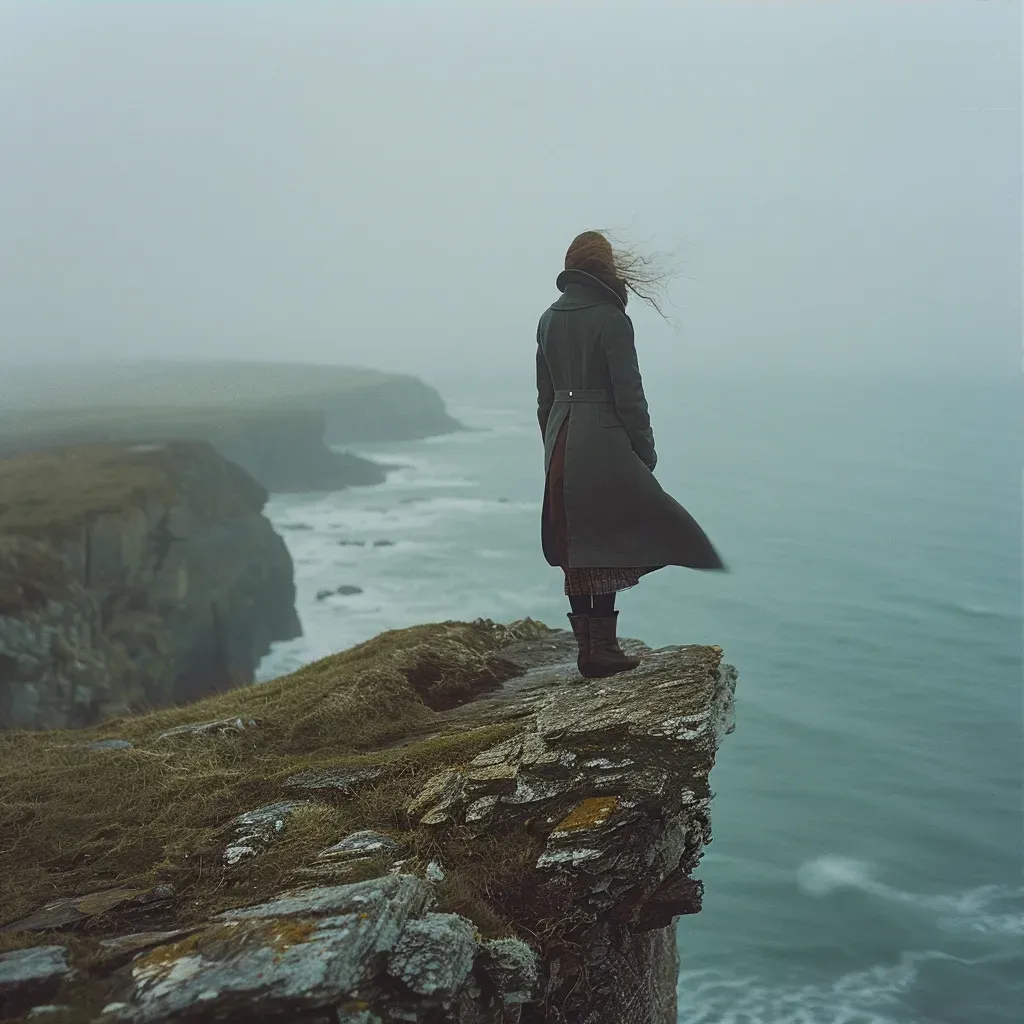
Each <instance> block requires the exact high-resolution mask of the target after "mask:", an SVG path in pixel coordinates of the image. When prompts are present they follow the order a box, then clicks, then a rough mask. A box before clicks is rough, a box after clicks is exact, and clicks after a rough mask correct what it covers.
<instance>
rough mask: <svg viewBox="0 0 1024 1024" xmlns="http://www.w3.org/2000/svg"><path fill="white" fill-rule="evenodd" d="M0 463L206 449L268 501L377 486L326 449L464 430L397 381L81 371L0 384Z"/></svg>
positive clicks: (261, 367) (318, 372)
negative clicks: (168, 446)
mask: <svg viewBox="0 0 1024 1024" xmlns="http://www.w3.org/2000/svg"><path fill="white" fill-rule="evenodd" d="M0 387H2V388H3V392H2V394H0V399H2V406H3V412H2V413H0V456H2V455H12V454H16V453H19V452H27V451H38V450H41V449H44V448H47V447H54V446H63V445H71V444H82V443H121V444H123V443H132V442H135V443H138V442H161V441H182V440H205V441H209V442H210V443H211V444H213V445H214V447H215V448H216V449H217V451H219V452H220V453H221V454H222V455H223V456H224V457H225V458H227V459H230V460H231V461H233V462H235V463H237V464H238V465H239V466H241V467H242V468H243V469H245V471H246V472H247V473H249V474H250V475H251V476H253V477H255V479H256V480H258V481H259V482H260V483H261V484H263V486H264V487H266V488H267V490H269V491H273V492H289V491H291V492H295V491H328V490H340V489H342V488H344V487H349V486H358V485H364V484H375V483H380V482H381V481H383V480H384V479H385V475H386V474H385V470H384V468H383V467H381V466H379V465H377V464H376V463H374V462H372V461H370V460H368V459H364V458H360V457H358V456H356V455H354V454H352V453H349V452H336V451H332V450H331V448H330V447H329V446H330V445H346V444H351V443H358V442H364V441H403V440H414V439H417V438H423V437H431V436H434V435H436V434H444V433H451V432H452V431H457V430H463V429H465V428H464V427H463V426H462V424H460V423H459V422H458V421H457V420H455V419H453V418H452V417H451V416H449V415H448V413H447V411H446V410H445V405H444V400H443V399H442V398H441V396H440V394H438V392H437V391H436V390H435V389H434V388H432V387H430V386H429V385H428V384H425V383H424V382H423V381H421V380H418V379H417V378H415V377H411V376H408V375H406V374H394V373H381V372H378V371H375V370H367V369H362V368H358V367H339V366H312V365H302V364H289V363H230V362H213V361H211V362H208V363H161V362H146V363H132V364H117V363H114V364H90V365H83V366H80V367H56V368H47V369H45V370H44V369H42V368H37V369H36V370H34V371H31V372H29V371H27V370H21V371H17V372H13V371H12V374H11V375H10V379H9V380H6V381H4V382H0Z"/></svg>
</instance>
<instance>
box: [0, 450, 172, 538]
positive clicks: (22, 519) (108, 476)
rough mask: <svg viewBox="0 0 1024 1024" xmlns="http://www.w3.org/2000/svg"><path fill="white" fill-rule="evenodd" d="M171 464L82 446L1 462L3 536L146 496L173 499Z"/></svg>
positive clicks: (69, 520)
mask: <svg viewBox="0 0 1024 1024" xmlns="http://www.w3.org/2000/svg"><path fill="white" fill-rule="evenodd" d="M176 488H177V482H176V480H175V479H174V476H173V474H172V472H171V463H170V462H169V461H167V460H163V459H159V458H154V457H153V453H151V452H143V451H139V452H132V451H130V450H128V449H125V448H123V447H120V446H116V445H82V446H79V447H75V448H72V449H61V450H55V451H47V452H33V453H31V454H27V455H19V456H16V457H14V458H10V459H3V460H0V532H11V533H20V532H26V533H36V532H39V531H46V530H47V529H48V528H49V527H50V526H52V525H54V524H56V523H67V524H69V525H74V524H75V523H76V522H78V521H79V520H80V519H81V518H82V517H83V516H86V515H89V514H90V513H95V512H103V511H119V510H121V509H124V508H126V507H128V506H129V505H131V504H135V503H137V500H138V497H139V496H140V495H142V494H151V495H154V496H160V497H169V496H171V495H173V494H174V493H175V490H176Z"/></svg>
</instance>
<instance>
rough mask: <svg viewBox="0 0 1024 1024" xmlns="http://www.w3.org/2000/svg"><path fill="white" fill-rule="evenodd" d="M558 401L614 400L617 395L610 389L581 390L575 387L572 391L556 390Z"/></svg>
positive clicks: (556, 399)
mask: <svg viewBox="0 0 1024 1024" xmlns="http://www.w3.org/2000/svg"><path fill="white" fill-rule="evenodd" d="M555 401H556V402H614V401H615V395H613V394H612V393H611V392H610V391H580V390H578V389H576V388H573V389H572V390H571V391H556V392H555Z"/></svg>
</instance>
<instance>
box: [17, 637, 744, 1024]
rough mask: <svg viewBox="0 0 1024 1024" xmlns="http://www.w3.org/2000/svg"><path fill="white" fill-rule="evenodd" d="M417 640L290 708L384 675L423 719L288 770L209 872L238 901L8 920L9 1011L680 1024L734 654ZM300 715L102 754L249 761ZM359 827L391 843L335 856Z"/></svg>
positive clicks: (562, 641) (383, 648) (103, 1016)
mask: <svg viewBox="0 0 1024 1024" xmlns="http://www.w3.org/2000/svg"><path fill="white" fill-rule="evenodd" d="M428 629H429V630H432V632H431V631H427V632H424V630H428ZM403 633H405V634H407V637H403ZM403 633H396V634H390V635H389V634H386V635H385V638H388V639H393V640H394V644H391V645H387V644H385V643H384V642H383V640H384V639H385V638H378V640H377V641H371V642H370V643H369V644H368V645H361V647H360V648H356V649H354V651H353V652H349V653H347V654H346V655H342V656H339V658H342V659H347V660H344V661H341V662H339V663H338V666H337V671H338V674H337V675H336V676H335V677H333V678H332V679H331V680H330V689H329V690H327V689H325V690H322V691H317V692H315V693H314V692H312V691H313V688H314V680H316V681H318V684H324V685H326V683H325V680H326V676H325V673H329V672H330V671H332V670H333V668H334V666H333V665H331V664H328V663H321V664H320V666H319V667H317V670H316V672H315V673H314V672H313V671H312V669H311V670H310V671H309V672H308V673H307V674H305V675H303V674H302V673H298V674H296V676H295V677H294V678H293V679H292V681H291V687H292V689H291V691H287V690H285V689H284V688H283V687H282V693H287V694H288V695H289V697H290V699H291V700H292V701H294V700H295V699H296V693H297V690H298V688H300V687H303V686H307V687H309V689H310V690H311V692H310V700H311V701H312V700H316V701H319V702H323V701H324V699H325V694H326V693H333V694H335V699H337V695H339V694H341V693H345V692H348V693H358V692H361V687H362V686H363V684H365V683H366V682H367V680H368V678H369V677H368V676H367V675H366V673H370V674H371V676H372V679H373V680H374V682H375V685H376V686H377V687H379V688H380V689H382V690H387V691H388V694H389V696H388V700H389V701H390V702H391V706H392V707H394V706H395V701H396V699H397V695H398V693H399V689H400V687H398V688H395V687H392V684H391V683H389V682H388V680H389V679H392V678H396V677H398V676H400V677H401V678H402V679H404V680H406V681H407V683H408V685H409V686H411V687H413V688H414V689H415V690H416V692H418V693H419V694H420V697H421V699H422V698H423V697H424V696H426V709H425V711H424V713H423V714H421V715H417V716H414V717H413V718H410V719H408V720H407V721H408V722H409V723H410V724H409V725H408V726H407V727H405V728H403V729H401V730H399V731H398V732H397V734H395V735H392V736H391V737H390V738H389V737H386V736H385V737H380V738H378V739H377V740H376V741H374V747H375V753H374V754H373V755H372V756H371V755H370V754H368V753H365V752H364V753H362V754H360V755H359V756H358V763H357V762H356V761H355V760H354V759H353V758H351V757H349V758H337V759H336V764H335V765H333V766H332V765H331V764H330V763H329V762H327V761H324V760H318V762H317V766H316V767H315V768H313V767H308V766H307V767H305V768H304V769H303V770H301V771H295V770H294V769H295V768H296V767H298V765H297V763H296V761H295V759H294V757H292V756H291V755H290V754H288V755H287V756H283V760H282V761H281V770H280V771H274V772H272V773H271V774H272V775H273V778H272V779H267V780H265V781H266V783H267V784H266V785H265V786H264V787H263V788H262V789H261V790H260V792H262V793H264V794H266V795H267V796H268V797H272V799H271V800H270V801H269V802H268V803H266V804H262V805H257V804H253V805H251V806H249V807H248V808H242V809H240V810H241V813H239V814H238V815H236V816H235V817H234V818H230V819H227V820H224V821H223V827H222V829H221V830H220V832H219V833H218V834H219V835H220V837H221V838H220V840H219V843H220V845H219V847H218V851H219V852H216V853H215V852H214V851H211V850H207V856H208V857H209V860H208V861H207V866H206V868H205V873H206V878H207V883H208V884H212V885H213V886H214V887H215V891H216V894H215V895H213V896H211V895H210V894H209V893H207V894H206V895H205V896H204V895H203V892H202V890H201V886H200V887H199V888H197V885H199V883H198V882H197V881H196V876H195V875H192V876H189V877H190V878H191V882H188V883H186V886H187V885H191V886H192V897H193V898H191V899H189V898H186V894H185V891H184V888H185V887H183V888H182V889H179V890H175V891H176V892H177V895H174V894H173V893H172V894H170V895H169V894H168V892H167V891H164V892H163V893H155V887H151V888H149V889H148V890H147V889H145V888H142V889H139V888H125V889H120V890H108V891H107V892H106V893H102V892H101V893H95V894H93V895H92V896H91V897H83V896H82V895H78V896H76V897H73V898H71V899H67V898H66V899H64V901H63V902H61V901H57V902H55V903H51V904H49V905H47V906H46V907H43V908H40V909H38V910H37V911H36V912H35V916H34V917H33V916H32V915H30V916H29V917H28V918H20V919H17V920H13V921H10V922H9V923H8V924H7V925H6V926H5V931H6V935H4V934H0V940H3V939H5V938H6V939H7V940H8V941H7V943H6V946H3V945H0V949H4V948H7V949H9V952H7V953H6V954H3V955H0V999H4V1000H6V1006H7V1011H6V1012H7V1014H8V1015H9V1016H10V1015H11V1014H13V1013H24V1012H27V1011H28V1010H30V1009H31V1008H32V1007H37V1006H39V1005H40V1003H41V1002H42V1001H44V1000H45V1001H47V1005H49V1006H56V1007H58V1008H57V1009H52V1010H48V1011H47V1019H50V1020H54V1021H65V1020H66V1021H71V1020H78V1019H81V1020H90V1021H103V1022H109V1024H114V1022H118V1021H128V1022H137V1024H157V1022H163V1021H185V1020H190V1021H191V1020H196V1021H238V1022H242V1021H246V1022H270V1021H279V1020H288V1021H296V1022H303V1024H312V1022H324V1024H326V1022H332V1024H390V1022H398V1021H421V1022H425V1024H432V1022H438V1024H439V1022H442V1021H453V1022H457V1024H484V1022H490V1024H540V1022H551V1024H554V1022H557V1024H570V1022H572V1024H621V1022H634V1021H643V1022H648V1021H649V1022H653V1024H670V1022H671V1024H675V1020H676V1006H675V986H676V977H677V974H678V960H677V954H676V944H675V929H674V920H675V918H676V917H677V916H678V915H681V914H691V913H696V912H698V911H699V910H700V907H701V897H702V887H701V883H700V882H699V881H698V880H697V879H695V878H694V877H693V871H694V869H695V868H696V866H697V864H698V862H699V860H700V858H701V855H702V853H703V850H704V848H705V846H706V844H707V843H708V842H709V841H710V838H711V835H710V801H711V792H710V789H709V786H708V774H709V772H710V770H711V768H712V765H713V763H714V759H715V754H716V751H717V749H718V746H719V744H720V742H721V740H722V738H723V737H724V736H725V735H726V734H727V733H728V732H730V731H731V730H732V728H733V694H734V688H735V681H736V672H735V670H734V669H733V668H732V667H731V666H729V665H725V664H723V663H722V661H721V658H722V652H721V650H720V649H719V648H717V647H705V646H678V647H667V648H662V649H660V650H656V651H651V650H648V649H647V648H646V647H644V645H642V644H640V643H639V642H636V641H632V642H628V644H627V646H629V647H631V648H632V649H634V650H639V651H642V652H643V654H644V661H643V663H642V664H641V666H640V668H638V669H637V670H635V671H634V672H631V673H627V674H623V675H621V676H616V677H613V678H611V679H607V680H600V681H592V682H584V681H583V680H582V679H580V677H579V676H578V674H577V673H576V671H575V667H574V665H573V663H572V661H571V660H570V659H569V657H568V656H569V654H570V652H571V649H572V648H571V643H572V641H571V637H570V636H568V635H567V634H565V633H564V632H562V631H555V630H549V629H547V628H546V627H544V626H542V625H541V624H539V623H533V622H530V621H529V620H527V621H526V622H525V623H516V624H513V625H512V626H508V627H502V626H496V625H494V624H491V623H477V624H469V625H466V624H442V625H441V626H438V627H429V628H428V627H418V628H417V630H412V631H403ZM403 639H404V640H405V641H406V642H405V643H404V645H403V643H402V640H403ZM375 644H376V645H377V646H376V647H375V646H374V645H375ZM395 645H397V646H395ZM367 659H369V660H367ZM346 666H348V668H347V669H346ZM445 668H447V675H446V673H445ZM345 672H348V673H349V674H348V675H345ZM392 672H394V673H395V676H392V675H390V673H392ZM442 677H445V681H444V685H445V687H447V689H444V690H443V691H442V690H440V689H438V687H439V686H440V685H441V684H440V682H439V680H440V679H441V678H442ZM267 685H268V686H270V687H271V688H272V687H273V686H274V684H267ZM389 687H391V689H389ZM239 692H240V693H241V691H239ZM367 692H368V691H367ZM453 694H461V695H462V696H460V697H458V698H457V699H453ZM225 699H226V698H221V699H220V702H219V704H218V705H217V710H218V711H221V712H223V711H225ZM277 699H278V698H277V695H276V694H275V693H274V691H273V690H272V689H271V691H270V697H269V698H268V699H267V700H266V701H265V702H264V717H263V718H262V719H260V720H257V719H255V718H250V717H249V714H250V710H249V708H248V706H247V705H246V704H245V701H244V700H242V699H241V697H240V698H239V701H238V706H237V709H236V710H237V720H238V721H239V722H243V723H248V724H247V725H246V727H245V728H244V729H243V730H242V731H240V732H239V731H236V730H234V729H230V730H225V731H223V732H222V733H218V734H214V733H212V732H211V731H209V730H206V731H203V730H202V729H201V728H197V729H196V730H194V731H193V732H191V733H178V734H176V735H175V736H173V737H170V738H167V730H166V729H161V728H160V727H162V726H166V725H167V721H166V718H165V720H162V721H154V722H153V723H152V726H151V727H150V726H149V725H147V726H146V728H145V729H142V728H139V729H137V730H136V731H135V732H134V733H132V736H131V740H132V742H133V744H134V745H133V747H132V748H131V749H117V750H110V751H108V752H104V753H102V754H100V753H94V754H92V756H93V757H94V758H95V757H102V758H125V759H132V758H136V757H139V756H141V755H142V754H143V752H144V751H145V750H146V749H147V748H151V749H152V750H153V751H156V750H158V749H165V748H166V746H167V745H168V744H170V745H171V746H172V747H173V748H174V749H175V750H180V751H181V752H182V754H181V757H182V758H187V757H188V756H189V755H188V753H187V752H188V751H189V750H190V749H192V747H193V746H194V745H195V744H224V743H233V742H235V741H236V738H237V740H238V741H239V742H241V741H242V738H243V737H245V736H248V735H250V734H252V735H253V736H258V735H260V734H261V733H262V732H263V731H265V730H270V729H275V728H278V727H279V726H280V720H279V716H280V712H279V710H278V708H277V707H276V706H275V703H274V702H275V700H277ZM290 706H291V708H292V713H293V714H294V711H295V708H294V704H293V705H290ZM431 707H434V708H437V709H438V710H434V711H431V710H429V709H430V708H431ZM275 716H278V720H277V722H276V724H275ZM217 720H218V721H221V722H223V721H227V720H228V719H227V718H226V717H225V715H224V714H221V715H220V716H219V718H218V719H217ZM195 725H196V726H197V727H201V726H202V725H203V722H201V721H200V720H199V719H198V717H197V719H196V722H195ZM161 735H162V736H164V737H165V738H164V739H162V740H161V739H160V738H159V736H161ZM245 742H246V743H249V742H250V741H245ZM161 745H162V746H161ZM339 745H341V746H343V745H344V740H343V739H341V738H340V737H339ZM210 749H211V750H213V749H214V748H213V747H211V748H210ZM241 749H242V748H239V750H241ZM204 756H206V757H207V758H208V757H209V756H210V755H204ZM109 763H113V762H109ZM182 763H184V762H182ZM233 763H234V762H233ZM263 764H264V769H263V770H264V771H268V769H269V764H270V762H266V761H264V762H263ZM286 764H287V765H288V766H289V768H290V769H291V770H287V771H286V770H284V767H285V765H286ZM331 800H333V801H334V803H333V804H331V803H330V801H331ZM388 800H390V801H391V803H389V804H387V807H386V808H383V805H384V804H385V803H386V802H387V801H388ZM332 807H333V808H334V809H336V810H337V813H338V814H339V815H341V816H342V817H341V818H337V819H336V818H333V817H331V814H332V813H333V812H332V811H331V808H332ZM382 808H383V809H382ZM375 809H376V810H375ZM335 820H344V821H345V822H348V823H349V825H350V826H351V825H352V824H355V823H356V822H358V821H360V820H363V823H364V825H366V826H371V825H372V826H374V827H364V828H363V829H362V830H358V829H352V828H351V827H349V828H348V830H347V831H339V832H337V833H335V834H333V835H332V834H331V831H332V830H331V827H330V823H331V822H332V821H335ZM387 822H390V825H387V824H386V823H387ZM382 823H385V824H383V825H382ZM304 837H305V838H304ZM299 847H301V849H302V854H301V856H295V855H294V854H295V852H296V850H298V849H299ZM289 849H290V850H291V851H292V853H291V855H290V856H289V857H286V856H285V851H287V850H289ZM272 865H273V868H272V870H271V866H272ZM200 874H202V871H201V872H200ZM154 877H155V876H154ZM167 877H169V876H167ZM179 877H180V878H182V879H184V878H185V876H184V875H180V876H179ZM179 884H180V883H179ZM165 885H166V883H165ZM225 886H226V887H227V889H229V890H230V889H231V887H232V886H234V888H235V892H234V893H233V894H232V895H231V896H230V897H229V905H228V906H226V907H223V909H220V910H216V907H217V901H218V900H219V899H220V898H221V897H222V896H223V893H224V890H225ZM172 889H173V887H172ZM246 891H252V892H253V895H254V896H257V898H256V899H248V900H247V899H246V898H245V892H246ZM197 896H198V897H199V898H198V899H196V898H195V897H197ZM90 900H91V902H90ZM204 900H205V903H204V902H203V901H204ZM197 904H202V905H203V906H206V907H208V908H209V910H210V911H214V912H207V913H205V914H203V915H202V916H200V917H196V916H195V913H194V911H192V910H191V909H190V907H194V906H195V905H197ZM221 905H222V906H223V904H221ZM90 907H93V908H98V912H97V913H95V914H92V915H91V914H90V913H89V909H90ZM47 915H49V916H47ZM69 920H70V921H71V924H69V923H68V922H69ZM47 921H49V922H50V924H49V926H48V927H47V925H46V922H47ZM69 927H70V928H72V929H73V932H72V935H71V936H67V935H64V934H61V933H62V930H63V931H64V932H66V931H67V929H68V928H69ZM30 945H34V946H42V947H45V948H44V949H42V950H41V949H35V950H32V951H27V950H26V949H25V948H24V947H26V946H30ZM44 976H45V977H44ZM4 979H7V980H6V981H5V980H4ZM19 979H21V980H19ZM59 1007H64V1009H60V1008H59Z"/></svg>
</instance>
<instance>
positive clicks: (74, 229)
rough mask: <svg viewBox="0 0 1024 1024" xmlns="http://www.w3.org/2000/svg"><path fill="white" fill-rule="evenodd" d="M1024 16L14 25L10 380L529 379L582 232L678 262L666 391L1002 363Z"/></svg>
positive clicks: (85, 18)
mask: <svg viewBox="0 0 1024 1024" xmlns="http://www.w3.org/2000/svg"><path fill="white" fill-rule="evenodd" d="M1020 50H1021V13H1020V5H1019V4H1018V3H1016V2H1009V0H976V2H960V3H945V2H927V3H925V2H919V3H913V2H903V3H898V2H894V0H887V2H884V3H879V2H869V0H847V2H829V3H824V2H813V3H812V2H781V0H779V2H758V3H755V2H714V3H712V2H703V3H698V2H692V3H685V4H671V5H670V4H651V3H642V2H631V3H628V4H626V3H615V4H612V3H594V2H590V3H583V4H581V3H564V2H563V3H540V2H536V3H523V2H517V3H487V4H480V3H472V4H471V3H444V2H434V3H418V4H413V3H370V2H369V0H363V2H360V3H347V2H339V3H332V4H324V3H306V2H295V0H289V2H287V3H284V2H278V3H259V4H255V3H246V4H242V3H214V2H206V3H145V4H143V3H136V4H128V3H117V4H115V3H89V4H70V3H45V4H43V3H33V2H29V0H22V2H19V3H4V4H3V5H2V6H0V145H2V154H0V234H2V246H0V324H2V326H0V367H4V366H6V367H8V368H11V367H14V366H16V365H18V364H24V363H28V362H35V361H40V360H42V361H48V362H61V361H68V360H79V359H83V358H89V359H94V358H103V359H110V358H125V357H131V358H154V357H155V358H199V357H201V358H207V357H223V358H232V359H237V358H253V359H260V360H266V359H292V360H302V361H327V362H331V363H351V364H361V365H369V366H375V367H380V368H383V369H400V370H406V371H409V372H414V373H419V374H422V375H424V376H425V377H426V378H427V379H429V380H441V379H444V378H445V377H446V376H447V375H467V374H468V375H472V374H473V373H476V372H481V373H483V372H488V373H509V374H513V375H516V378H517V379H518V376H519V375H523V376H525V377H528V376H529V375H530V374H531V373H532V365H533V364H532V360H533V345H534V337H535V328H536V322H537V318H538V316H539V314H540V312H541V311H542V309H543V308H544V306H545V305H546V304H547V303H549V302H550V301H552V300H553V298H555V297H556V295H557V293H556V291H555V288H554V278H555V276H556V274H557V272H558V270H559V269H560V267H561V259H562V256H563V254H564V251H565V248H566V245H567V244H568V242H569V241H570V239H571V238H572V237H573V235H575V234H576V233H577V232H579V231H581V230H584V229H587V228H591V227H599V228H609V229H612V230H614V231H616V232H617V233H619V234H621V235H624V236H625V237H626V238H628V239H630V240H632V241H634V242H638V243H641V244H642V245H644V246H646V247H648V248H656V249H657V248H669V249H674V250H675V251H676V252H677V254H678V256H679V257H680V258H681V261H682V274H681V276H680V277H679V278H678V280H677V281H676V282H675V283H674V285H673V286H672V289H671V293H670V294H671V300H672V302H671V305H670V306H669V307H668V308H667V310H666V311H667V313H668V314H669V315H670V317H671V318H672V321H673V322H672V323H671V324H669V323H666V322H664V321H662V320H660V319H659V318H658V317H657V316H656V315H655V314H654V313H652V312H651V311H649V310H647V309H645V308H643V307H640V306H639V305H638V304H637V306H636V308H634V306H633V305H631V307H630V312H631V313H632V314H633V315H634V319H635V322H636V325H637V341H638V347H639V349H640V351H641V362H642V366H643V367H644V369H645V373H646V374H649V375H650V374H655V373H657V372H660V371H661V370H664V371H665V372H668V371H672V372H677V371H680V370H685V369H686V368H687V367H693V368H701V369H705V368H706V369H721V368H725V369H731V370H733V371H735V372H748V371H749V372H761V371H763V370H766V369H768V368H774V369H781V370H783V371H784V372H790V371H793V372H795V371H796V370H798V369H805V370H806V369H808V368H811V369H816V370H817V369H820V370H830V369H831V370H839V371H842V372H851V371H853V370H855V369H856V370H861V371H866V372H868V373H873V374H874V373H886V372H890V371H891V372H895V371H905V370H909V371H913V372H917V371H922V372H923V371H925V370H935V369H938V370H940V371H942V372H953V373H961V372H965V371H967V370H970V371H971V372H974V371H978V372H983V373H987V374H993V373H994V374H1000V375H1006V374H1011V373H1017V372H1018V371H1019V367H1020V307H1021V292H1020V289H1021V262H1020V261H1021V244H1020V233H1021V116H1020V91H1021V88H1020V87H1021V58H1020Z"/></svg>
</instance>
